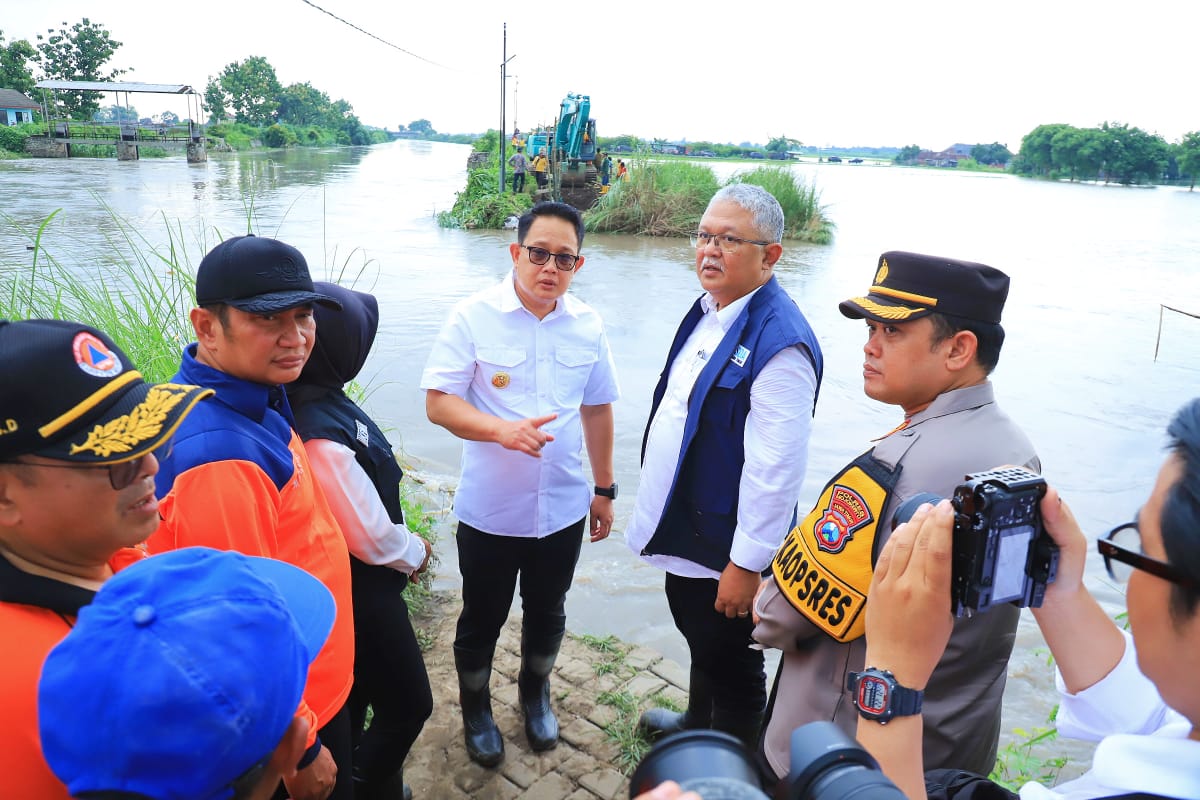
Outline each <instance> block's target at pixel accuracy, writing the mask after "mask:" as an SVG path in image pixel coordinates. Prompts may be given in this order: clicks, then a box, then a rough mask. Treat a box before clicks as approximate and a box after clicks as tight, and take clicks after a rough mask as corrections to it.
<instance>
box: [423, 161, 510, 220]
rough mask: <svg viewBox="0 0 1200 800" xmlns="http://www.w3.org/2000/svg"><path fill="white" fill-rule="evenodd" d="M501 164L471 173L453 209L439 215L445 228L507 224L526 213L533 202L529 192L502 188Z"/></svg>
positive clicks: (456, 196) (471, 171) (455, 200)
mask: <svg viewBox="0 0 1200 800" xmlns="http://www.w3.org/2000/svg"><path fill="white" fill-rule="evenodd" d="M499 183H500V168H499V167H484V168H481V169H472V170H470V171H468V172H467V186H466V188H465V189H463V190H462V191H461V192H459V193H458V194H457V195H455V197H454V205H453V206H452V207H451V208H450V210H449V211H443V212H441V213H439V214H438V215H437V220H438V224H439V225H441V226H442V227H443V228H494V229H500V228H503V227H504V223H505V222H506V221H507V220H508V218H509V217H511V216H514V215H516V216H520V215H521V214H524V213H525V212H526V211H527V210H528V209H529V208H530V206H532V205H533V198H532V196H531V195H528V194H524V193H522V194H510V193H509V192H501V191H498V188H499Z"/></svg>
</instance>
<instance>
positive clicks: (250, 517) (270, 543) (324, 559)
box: [146, 345, 354, 747]
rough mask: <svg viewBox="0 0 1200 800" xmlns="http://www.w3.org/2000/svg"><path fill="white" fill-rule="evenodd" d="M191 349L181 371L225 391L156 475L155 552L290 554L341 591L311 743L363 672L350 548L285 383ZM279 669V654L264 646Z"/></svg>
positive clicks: (320, 663)
mask: <svg viewBox="0 0 1200 800" xmlns="http://www.w3.org/2000/svg"><path fill="white" fill-rule="evenodd" d="M194 353H195V345H192V346H190V347H188V348H187V350H185V351H184V359H183V364H182V366H181V367H180V370H179V373H178V375H177V377H180V378H181V379H182V376H184V375H186V376H188V377H187V380H189V381H195V382H196V384H197V385H202V386H205V387H207V388H210V389H214V390H216V397H214V398H211V399H210V400H209V401H208V402H206V403H201V404H199V405H197V406H196V408H195V409H193V411H192V413H191V414H189V415H188V416H187V418H185V419H184V420H183V422H182V423H181V424H180V426H179V430H178V431H176V433H175V440H174V445H173V447H172V451H171V453H170V455H169V456H167V457H166V458H165V459H163V461H162V462H161V466H160V470H159V473H158V475H157V476H156V477H155V481H156V486H157V491H156V493H157V494H158V495H159V498H160V500H159V514H160V515H161V516H162V522H161V524H160V525H159V527H158V530H157V531H155V532H154V534H153V535H152V536H151V537H150V539H149V540H148V541H147V543H146V544H147V546H148V547H149V549H150V552H151V553H161V552H164V551H167V550H174V549H177V548H180V547H191V546H196V545H199V546H203V547H214V548H217V549H219V550H236V551H237V552H239V553H245V554H246V555H253V556H267V557H269V558H276V559H279V560H280V561H286V562H288V563H289V564H293V565H295V566H297V567H300V568H301V569H303V570H305V571H306V572H308V573H309V574H311V575H313V576H314V577H316V578H317V579H318V580H320V581H321V582H322V583H323V584H325V586H326V588H328V589H329V591H330V592H331V593H332V594H333V598H334V600H335V601H336V603H337V617H336V619H335V620H334V623H333V631H332V632H331V633H330V634H329V638H328V639H327V640H326V642H325V646H324V647H323V648H321V652H320V653H319V654H318V655H317V658H316V660H314V661H313V663H312V666H311V667H310V668H309V671H308V684H307V685H306V686H305V689H304V697H303V699H302V700H301V703H300V709H299V711H298V713H299V714H300V715H302V716H305V717H307V719H308V721H309V733H308V742H307V745H308V746H309V747H311V746H312V745H313V743H314V742H315V741H316V736H317V731H318V729H320V728H321V727H322V726H324V725H325V724H326V723H327V722H329V721H330V720H331V719H332V718H333V717H334V715H336V714H337V713H338V711H340V710H341V708H342V706H343V705H345V703H346V698H347V697H349V695H350V688H351V685H352V684H353V681H354V612H353V603H352V600H351V594H350V554H349V551H348V550H347V549H346V542H345V540H344V539H343V538H342V532H341V529H340V528H339V527H338V524H337V522H336V520H335V519H334V516H333V513H332V512H331V511H330V510H329V504H328V503H327V502H326V500H325V495H324V493H323V492H322V491H321V487H320V486H319V485H318V484H317V483H316V481H315V480H314V479H313V474H312V470H311V469H310V468H309V464H308V456H307V455H306V454H305V452H304V445H303V444H302V443H301V441H300V437H298V436H297V435H296V433H295V431H293V430H292V427H291V424H290V421H291V409H290V408H288V406H287V400H286V398H285V397H284V396H283V393H282V391H281V390H279V388H278V387H269V386H264V385H262V384H257V383H251V382H249V381H244V380H241V379H239V378H235V377H233V376H231V375H228V374H226V373H223V372H220V371H218V370H215V369H213V368H211V367H208V366H205V365H204V364H201V363H200V362H198V361H196V359H195V357H194ZM263 660H264V664H263V669H264V671H265V672H268V673H269V672H270V654H269V653H264V654H263Z"/></svg>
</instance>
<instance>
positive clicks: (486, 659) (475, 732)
mask: <svg viewBox="0 0 1200 800" xmlns="http://www.w3.org/2000/svg"><path fill="white" fill-rule="evenodd" d="M582 243H583V218H582V216H581V215H580V213H579V212H578V211H577V210H576V209H574V208H572V207H571V206H569V205H566V204H564V203H539V204H537V205H535V206H534V207H533V208H532V209H530V210H529V211H528V212H526V213H525V214H524V215H522V217H521V219H520V221H519V222H518V224H517V242H516V243H514V244H511V245H509V255H510V256H511V258H512V262H513V271H512V273H511V275H509V276H506V277H505V278H504V280H502V281H501V282H500V283H499V284H498V285H496V286H493V287H492V288H490V289H485V290H484V291H482V292H480V293H478V294H476V295H474V296H472V297H470V298H468V299H466V300H464V301H462V302H460V303H459V304H458V305H457V306H455V308H454V310H453V311H452V312H451V313H450V318H449V319H448V320H447V322H446V324H445V326H444V327H443V328H442V330H441V332H440V333H439V334H438V338H437V340H436V341H435V342H434V346H433V351H432V352H431V353H430V355H429V362H428V363H427V365H426V367H425V372H424V374H423V375H422V376H421V388H422V389H424V390H425V391H426V395H425V407H426V412H427V413H428V415H429V419H430V421H432V422H434V423H437V424H438V425H441V426H443V427H444V428H446V429H447V430H449V431H450V432H451V433H453V434H454V435H456V436H459V437H461V438H462V439H463V440H464V442H463V460H462V477H461V480H460V482H459V486H458V492H457V494H456V496H455V503H454V510H455V513H456V515H457V516H458V520H459V524H458V535H457V536H456V537H455V538H456V540H457V543H458V555H459V568H460V571H461V572H462V577H463V591H462V594H463V611H462V614H461V615H460V616H459V619H458V630H457V635H456V637H455V641H454V659H455V665H456V667H457V669H458V680H459V692H460V698H461V702H462V710H463V727H464V736H465V739H466V744H467V752H468V753H469V754H470V756H471V758H472V759H473V760H474V761H476V762H477V763H479V764H482V765H484V766H488V767H494V766H496V765H497V764H499V763H500V761H501V760H502V759H503V758H504V741H503V739H502V738H501V736H500V732H499V730H498V729H497V728H496V723H495V721H494V720H493V718H492V711H491V698H490V694H489V691H488V680H489V678H490V675H491V669H492V655H493V653H494V651H495V647H496V639H497V638H498V637H499V635H500V629H501V627H502V626H503V625H504V622H505V620H506V619H507V618H508V610H509V607H510V606H511V604H512V597H513V589H514V588H515V586H516V583H517V577H518V576H520V590H521V604H522V609H523V611H524V616H523V619H522V626H521V672H520V675H519V676H518V679H517V683H518V689H519V695H520V700H521V708H522V710H523V711H524V713H525V733H526V735H527V736H528V738H529V743H530V745H531V747H532V748H533V749H534V750H535V751H540V750H547V749H550V748H552V747H554V746H555V744H557V742H558V721H557V720H556V719H555V717H554V712H553V709H552V708H551V706H550V684H549V676H550V671H551V669H552V668H553V666H554V660H555V658H556V657H557V655H558V648H559V644H560V643H561V642H562V637H563V633H564V632H565V630H566V614H565V612H564V603H565V600H566V593H567V590H568V589H569V588H570V586H571V579H572V577H573V576H574V571H575V564H576V562H577V561H578V559H579V550H580V545H581V542H582V535H583V526H584V521H585V520H586V519H587V518H588V517H589V516H590V518H591V521H590V533H591V540H592V541H593V542H596V541H600V540H601V539H603V538H605V537H606V536H608V534H609V531H610V529H611V527H612V520H613V509H612V503H613V500H614V499H615V498H616V491H617V486H616V483H615V482H614V480H613V466H612V449H613V415H612V402H613V401H614V400H616V399H617V397H618V396H619V390H618V388H617V380H616V373H615V370H614V367H613V362H612V355H611V353H610V352H609V347H608V339H607V337H606V336H605V334H604V325H603V323H602V321H601V319H600V317H599V315H598V314H596V312H594V311H593V310H592V309H590V308H589V307H588V306H586V305H584V304H583V303H581V302H580V301H579V300H576V299H575V298H573V297H571V296H569V295H568V294H567V289H568V288H569V287H570V285H571V281H572V280H573V279H574V277H575V274H576V273H577V272H578V271H579V270H580V269H581V268H582V267H583V261H584V259H583V256H581V255H579V249H580V246H581V245H582ZM585 441H586V443H587V455H588V460H589V461H590V463H591V468H592V477H593V478H594V480H595V489H594V492H593V488H592V487H591V486H590V485H589V484H588V482H587V480H586V478H585V477H584V472H583V458H582V456H583V445H584V442H585Z"/></svg>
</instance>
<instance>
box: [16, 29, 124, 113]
mask: <svg viewBox="0 0 1200 800" xmlns="http://www.w3.org/2000/svg"><path fill="white" fill-rule="evenodd" d="M120 46H121V42H118V41H117V40H116V39H114V38H112V35H111V34H110V33H109V32H108V31H107V30H106V29H105V28H104V26H103V25H100V24H97V23H94V22H92V21H91V20H89V19H88V18H87V17H84V18H83V19H82V20H80V21H79V22H76V23H75V24H74V25H72V26H70V27H69V28H68V27H67V23H66V22H64V23H62V27H61V28H59V29H58V30H54V29H53V28H50V29H48V30H47V31H46V34H45V35H42V34H38V36H37V45H36V46H35V45H33V44H30V43H29V41H28V40H26V39H16V40H14V41H12V42H9V43H7V44H5V41H4V31H2V30H0V88H3V89H16V90H17V91H18V92H21V93H22V94H26V95H28V94H30V93H31V92H32V91H33V88H34V84H35V83H36V82H37V80H38V79H39V78H40V79H45V80H59V81H115V80H116V79H117V78H119V77H120V76H121V75H124V74H125V72H126V70H123V69H110V68H108V67H107V66H106V65H107V64H108V62H109V60H110V59H111V58H112V56H113V54H114V53H116V52H117V48H119V47H120ZM35 70H36V72H37V74H38V76H39V77H38V78H35V77H34V73H35ZM55 96H56V98H57V100H56V102H57V108H56V109H55V113H56V114H58V115H60V116H64V117H68V118H70V119H80V120H90V119H91V118H92V115H93V114H94V113H95V112H97V111H99V110H100V95H99V94H98V93H96V92H67V91H59V92H56V93H55Z"/></svg>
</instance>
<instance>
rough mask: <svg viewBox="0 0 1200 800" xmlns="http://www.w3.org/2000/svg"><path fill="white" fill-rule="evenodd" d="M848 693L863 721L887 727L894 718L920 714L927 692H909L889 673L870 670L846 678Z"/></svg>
mask: <svg viewBox="0 0 1200 800" xmlns="http://www.w3.org/2000/svg"><path fill="white" fill-rule="evenodd" d="M846 690H847V691H849V692H850V697H851V698H852V699H853V701H854V707H855V708H857V709H858V714H859V716H860V717H862V718H863V719H873V720H875V721H876V722H878V723H880V724H886V723H887V722H888V721H889V720H891V719H892V718H893V717H910V716H912V715H913V714H920V713H921V701H922V699H923V698H924V697H925V692H923V691H921V690H920V689H909V688H908V687H906V686H901V685H900V684H898V683H896V676H895V675H893V674H892V673H891V671H890V670H886V669H875V667H867V668H866V669H865V670H863V671H862V672H851V673H850V674H849V675H847V676H846Z"/></svg>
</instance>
